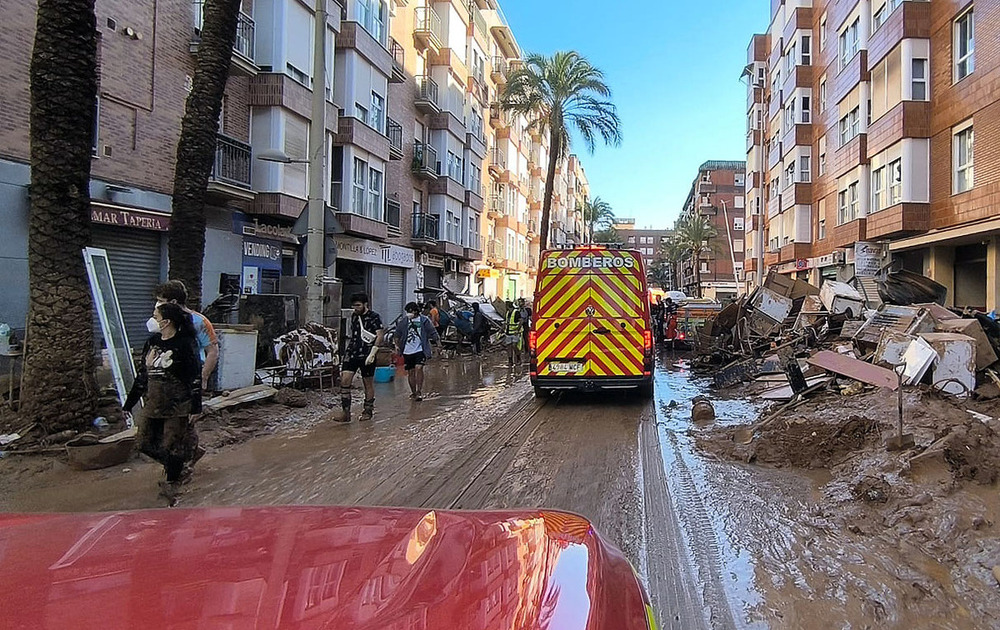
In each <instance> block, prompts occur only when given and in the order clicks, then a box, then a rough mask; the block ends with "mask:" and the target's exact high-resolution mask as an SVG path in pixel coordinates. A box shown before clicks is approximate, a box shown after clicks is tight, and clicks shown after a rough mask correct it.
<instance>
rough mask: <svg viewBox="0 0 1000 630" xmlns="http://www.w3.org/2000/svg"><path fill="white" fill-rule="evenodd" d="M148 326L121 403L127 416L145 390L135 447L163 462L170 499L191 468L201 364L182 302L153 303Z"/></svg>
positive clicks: (163, 485) (166, 494)
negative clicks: (134, 371)
mask: <svg viewBox="0 0 1000 630" xmlns="http://www.w3.org/2000/svg"><path fill="white" fill-rule="evenodd" d="M146 326H147V328H148V329H149V330H150V332H151V333H152V335H151V336H150V337H149V339H148V340H146V343H145V345H144V346H143V349H142V355H141V359H140V360H139V365H138V370H137V372H138V373H137V375H136V378H135V382H134V383H133V384H132V388H131V389H130V390H129V393H128V397H127V398H126V399H125V404H124V405H122V409H123V411H124V412H125V414H126V421H128V420H129V419H130V417H131V414H132V409H134V408H135V405H136V403H138V402H139V399H140V398H141V397H143V396H145V404H144V405H143V407H142V412H141V413H140V418H139V421H138V422H137V440H138V443H139V451H140V452H142V453H145V454H146V455H148V456H150V457H152V458H153V459H155V460H156V461H158V462H159V463H160V464H162V465H163V470H164V473H165V474H166V481H163V482H160V495H161V496H163V497H165V498H167V499H168V500H170V501H171V502H173V500H174V499H175V498H176V494H177V491H178V490H179V489H180V486H181V484H182V483H183V482H185V481H186V480H187V478H189V477H190V474H191V470H192V469H191V468H187V469H185V464H186V463H187V462H189V461H190V460H191V459H192V458H193V456H194V450H195V448H196V447H197V444H198V442H197V433H196V432H195V429H194V422H193V419H192V416H194V415H196V414H200V413H201V382H202V379H201V375H202V366H201V362H200V361H199V359H198V353H197V350H196V346H195V334H196V333H195V328H194V325H193V324H192V322H191V316H190V315H188V314H187V313H185V312H184V309H182V308H181V307H180V305H178V304H170V303H164V304H159V305H157V306H156V308H154V309H153V316H152V317H151V318H150V319H149V321H147V322H146Z"/></svg>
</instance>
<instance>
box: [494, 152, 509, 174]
mask: <svg viewBox="0 0 1000 630" xmlns="http://www.w3.org/2000/svg"><path fill="white" fill-rule="evenodd" d="M490 164H491V165H494V166H496V167H497V168H498V169H500V170H501V171H505V170H507V154H506V153H504V152H503V150H502V149H500V148H498V147H493V150H492V151H490Z"/></svg>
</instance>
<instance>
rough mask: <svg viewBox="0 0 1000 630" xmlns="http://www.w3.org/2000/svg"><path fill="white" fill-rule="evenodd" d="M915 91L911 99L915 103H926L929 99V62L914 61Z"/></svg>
mask: <svg viewBox="0 0 1000 630" xmlns="http://www.w3.org/2000/svg"><path fill="white" fill-rule="evenodd" d="M911 63H912V64H913V90H912V91H911V97H912V98H913V100H915V101H926V100H929V99H928V98H927V60H926V59H913V60H912V61H911Z"/></svg>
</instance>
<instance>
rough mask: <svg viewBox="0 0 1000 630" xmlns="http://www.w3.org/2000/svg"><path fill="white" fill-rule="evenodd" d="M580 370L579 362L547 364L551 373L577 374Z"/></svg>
mask: <svg viewBox="0 0 1000 630" xmlns="http://www.w3.org/2000/svg"><path fill="white" fill-rule="evenodd" d="M582 369H583V362H581V361H559V362H555V363H550V364H549V370H550V371H552V372H579V371H581V370H582Z"/></svg>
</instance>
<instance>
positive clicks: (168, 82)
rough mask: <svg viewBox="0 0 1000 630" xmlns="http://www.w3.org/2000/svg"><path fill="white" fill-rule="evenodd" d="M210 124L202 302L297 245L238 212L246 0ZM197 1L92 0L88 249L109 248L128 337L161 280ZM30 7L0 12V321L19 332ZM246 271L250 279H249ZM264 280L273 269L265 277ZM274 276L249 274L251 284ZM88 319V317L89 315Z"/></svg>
mask: <svg viewBox="0 0 1000 630" xmlns="http://www.w3.org/2000/svg"><path fill="white" fill-rule="evenodd" d="M243 4H244V7H243V13H242V14H241V16H240V21H239V27H238V34H237V40H236V44H235V46H234V51H233V60H232V69H231V73H230V78H229V82H228V85H227V88H226V95H225V98H224V103H223V111H222V115H221V117H220V121H219V137H218V148H217V154H216V162H215V168H214V171H213V173H212V177H211V180H210V183H209V189H208V199H207V202H208V207H207V208H206V215H207V222H208V227H207V231H206V256H205V263H204V279H203V285H204V296H203V298H204V300H205V301H206V302H207V301H211V300H212V299H214V298H215V297H216V296H217V295H218V294H219V290H220V285H222V284H225V283H226V282H233V281H235V282H239V279H240V278H241V277H242V276H243V271H244V268H245V267H250V268H254V267H257V268H258V269H280V267H281V265H282V262H283V261H282V253H283V251H284V250H285V249H286V248H287V249H291V250H295V249H296V248H297V247H298V238H297V237H295V236H294V235H292V234H291V232H290V231H289V230H287V229H285V228H284V227H283V226H281V225H279V224H277V223H276V222H274V221H271V220H270V219H268V218H264V217H261V218H259V219H255V218H253V217H251V216H250V215H247V214H245V213H244V211H246V210H248V209H249V208H250V206H251V204H252V203H253V202H254V200H255V197H256V194H255V192H254V190H253V188H252V186H251V149H250V145H249V138H250V118H251V116H250V111H251V105H250V102H249V99H248V93H249V85H250V83H251V82H252V81H254V80H255V78H256V77H257V75H258V74H259V73H260V68H259V66H258V65H257V60H256V58H255V35H256V28H255V24H254V20H253V17H252V15H253V11H254V8H255V7H254V3H252V2H250V1H245V2H244V3H243ZM201 5H202V2H200V1H198V0H195V1H193V2H170V3H148V2H133V1H131V0H98V2H97V7H96V13H97V29H98V34H99V44H98V47H99V48H98V59H99V64H100V66H99V86H98V116H97V124H96V126H95V129H94V146H93V153H94V158H93V164H92V180H91V185H90V193H91V207H92V213H91V219H92V234H93V241H92V245H93V246H94V247H99V248H103V249H105V250H107V252H108V257H109V259H110V263H111V268H112V271H113V273H114V277H115V286H116V289H117V291H118V297H119V300H120V303H121V309H122V315H123V318H124V321H125V326H126V330H127V333H128V335H129V338H130V339H131V340H132V342H133V343H136V342H139V341H141V340H142V339H144V338H145V337H146V336H147V334H148V333H147V332H146V326H145V322H146V319H147V318H148V317H149V312H150V308H151V306H152V297H151V292H152V290H153V288H154V287H155V286H156V284H158V283H159V282H161V281H163V280H164V279H165V277H166V271H167V260H166V244H167V238H166V236H167V234H166V233H167V230H168V229H169V226H170V210H171V198H170V195H171V191H172V188H173V173H174V158H175V151H176V146H177V139H178V136H179V134H180V125H181V117H182V115H183V112H184V102H185V99H186V97H187V94H188V90H189V89H190V85H191V78H192V76H193V74H194V67H195V61H196V59H197V54H198V45H199V37H200V26H201V15H202V13H201V10H202V6H201ZM35 9H36V3H35V2H32V1H28V0H25V1H23V2H6V3H3V5H2V9H0V18H2V20H3V23H4V25H5V28H4V29H3V33H2V34H0V72H2V74H3V76H4V77H5V80H6V83H5V87H4V90H3V91H2V93H0V111H3V113H4V116H3V122H2V123H0V260H2V261H3V267H4V274H5V282H4V284H3V291H4V299H2V300H0V321H2V322H7V323H9V324H10V325H11V326H12V327H13V328H15V329H20V328H22V327H23V323H24V321H25V317H26V313H27V309H28V271H27V247H28V216H29V205H28V184H29V181H30V171H29V167H28V161H29V138H28V128H29V101H30V99H29V83H28V67H29V63H30V58H31V50H32V45H33V41H34V32H35ZM248 275H249V274H248ZM268 275H269V276H270V275H271V274H268ZM271 281H272V279H271V278H270V277H268V278H261V277H260V274H259V273H257V274H253V275H252V278H248V280H247V282H248V283H249V282H253V283H254V285H255V289H259V288H260V283H266V282H271ZM95 321H96V320H95Z"/></svg>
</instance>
